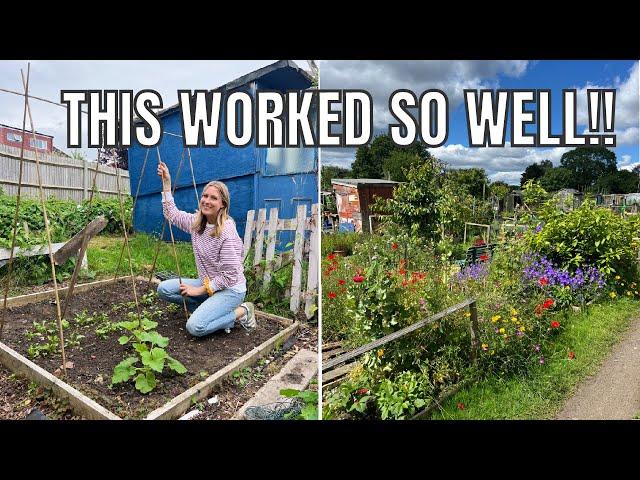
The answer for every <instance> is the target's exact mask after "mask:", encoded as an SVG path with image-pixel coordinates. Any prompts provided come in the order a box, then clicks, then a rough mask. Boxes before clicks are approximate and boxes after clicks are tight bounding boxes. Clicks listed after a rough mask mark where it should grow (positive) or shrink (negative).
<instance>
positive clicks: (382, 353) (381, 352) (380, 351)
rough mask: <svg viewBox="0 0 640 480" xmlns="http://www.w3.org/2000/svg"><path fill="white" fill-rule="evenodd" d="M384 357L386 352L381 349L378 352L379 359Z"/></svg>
mask: <svg viewBox="0 0 640 480" xmlns="http://www.w3.org/2000/svg"><path fill="white" fill-rule="evenodd" d="M382 355H384V350H383V349H382V348H381V349H380V350H378V358H380V357H382Z"/></svg>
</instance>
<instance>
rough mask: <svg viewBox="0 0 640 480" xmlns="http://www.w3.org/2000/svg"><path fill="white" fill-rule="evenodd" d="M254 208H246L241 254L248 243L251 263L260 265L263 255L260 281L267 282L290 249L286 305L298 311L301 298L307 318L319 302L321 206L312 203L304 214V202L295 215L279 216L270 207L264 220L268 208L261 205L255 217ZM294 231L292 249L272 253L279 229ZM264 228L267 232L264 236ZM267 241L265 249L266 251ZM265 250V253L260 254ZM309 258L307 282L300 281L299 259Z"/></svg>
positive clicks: (305, 208) (305, 209) (287, 255)
mask: <svg viewBox="0 0 640 480" xmlns="http://www.w3.org/2000/svg"><path fill="white" fill-rule="evenodd" d="M255 213H256V212H255V210H249V211H248V212H247V224H246V228H245V232H244V254H245V257H246V255H247V253H248V252H249V250H250V249H251V246H252V245H253V246H254V247H255V251H254V257H253V265H254V268H259V266H260V263H261V262H262V260H263V258H264V260H265V267H264V271H263V272H262V274H263V284H264V285H268V284H269V281H270V280H271V274H272V272H273V270H274V268H278V267H280V266H281V265H282V264H283V262H285V261H287V260H288V259H290V258H291V255H292V253H293V262H294V263H293V275H292V279H291V299H290V301H289V309H290V310H291V311H292V312H293V313H294V314H297V313H298V311H299V310H300V309H301V306H302V304H303V301H304V312H305V315H306V317H307V318H311V317H312V316H313V315H314V313H315V312H316V310H317V302H318V283H319V282H318V276H319V261H320V236H319V235H320V233H319V230H318V225H319V224H320V206H319V205H318V204H315V205H313V206H312V207H311V216H310V217H307V206H306V205H299V206H298V210H297V215H296V218H290V219H281V218H278V209H277V208H272V209H271V211H270V214H269V221H268V222H267V220H266V218H267V211H266V209H264V208H262V209H260V210H259V211H258V218H257V219H256V218H255ZM286 230H289V231H295V232H296V234H295V240H294V244H293V252H285V253H283V254H277V255H276V253H275V250H276V238H277V236H278V232H281V231H286ZM265 231H266V232H267V235H266V239H265ZM306 231H310V232H311V234H310V236H309V238H308V239H305V237H306V235H305V232H306ZM254 234H255V236H254ZM265 245H266V252H265ZM263 253H264V257H263ZM304 259H308V261H309V268H308V271H307V276H306V282H304V284H303V278H302V277H303V275H302V270H303V268H302V262H303V260H304Z"/></svg>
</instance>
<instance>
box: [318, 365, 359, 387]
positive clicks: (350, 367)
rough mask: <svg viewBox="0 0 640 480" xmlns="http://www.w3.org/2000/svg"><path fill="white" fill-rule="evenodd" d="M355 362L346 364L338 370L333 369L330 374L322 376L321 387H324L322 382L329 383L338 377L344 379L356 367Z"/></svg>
mask: <svg viewBox="0 0 640 480" xmlns="http://www.w3.org/2000/svg"><path fill="white" fill-rule="evenodd" d="M357 364H358V363H357V362H353V363H348V364H346V365H341V366H339V367H338V368H334V369H333V370H331V371H330V372H327V373H323V374H322V386H323V387H324V382H331V381H332V380H335V379H337V378H340V377H344V376H345V375H346V374H347V373H349V372H350V371H351V370H353V368H354V367H355V366H356V365H357Z"/></svg>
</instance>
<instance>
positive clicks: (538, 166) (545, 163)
mask: <svg viewBox="0 0 640 480" xmlns="http://www.w3.org/2000/svg"><path fill="white" fill-rule="evenodd" d="M551 168H553V163H551V160H542V162H540V163H532V164H531V165H529V166H527V168H525V169H524V172H523V173H522V175H521V176H520V185H521V186H522V185H524V184H525V183H526V181H527V180H538V179H539V178H541V177H542V176H543V175H544V174H545V172H546V171H547V170H549V169H551Z"/></svg>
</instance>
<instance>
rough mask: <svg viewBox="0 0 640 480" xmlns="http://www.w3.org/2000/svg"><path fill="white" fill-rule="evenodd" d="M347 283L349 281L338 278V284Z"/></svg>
mask: <svg viewBox="0 0 640 480" xmlns="http://www.w3.org/2000/svg"><path fill="white" fill-rule="evenodd" d="M345 283H347V281H346V280H343V279H342V278H341V279H340V280H338V285H344V284H345Z"/></svg>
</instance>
